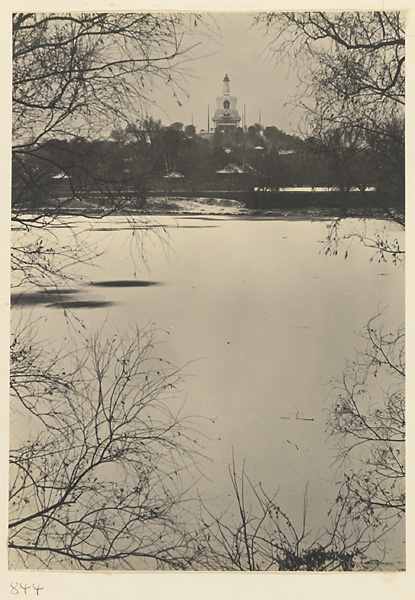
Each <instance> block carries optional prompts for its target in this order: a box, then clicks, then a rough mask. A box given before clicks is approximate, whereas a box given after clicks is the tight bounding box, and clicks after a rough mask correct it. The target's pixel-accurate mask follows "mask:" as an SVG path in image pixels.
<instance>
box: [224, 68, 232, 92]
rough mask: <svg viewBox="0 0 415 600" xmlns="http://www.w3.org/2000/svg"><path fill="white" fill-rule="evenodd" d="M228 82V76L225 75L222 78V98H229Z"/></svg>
mask: <svg viewBox="0 0 415 600" xmlns="http://www.w3.org/2000/svg"><path fill="white" fill-rule="evenodd" d="M229 81H230V79H229V77H228V74H227V73H226V75H225V77H224V78H223V95H224V96H229V94H230V93H231V88H230V86H229Z"/></svg>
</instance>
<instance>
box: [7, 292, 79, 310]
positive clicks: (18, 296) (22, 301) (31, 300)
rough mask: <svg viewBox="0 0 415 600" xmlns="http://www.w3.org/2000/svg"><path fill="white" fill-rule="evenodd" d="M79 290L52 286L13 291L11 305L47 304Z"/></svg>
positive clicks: (63, 298)
mask: <svg viewBox="0 0 415 600" xmlns="http://www.w3.org/2000/svg"><path fill="white" fill-rule="evenodd" d="M78 292H79V290H76V289H69V288H53V289H46V290H42V291H39V292H26V293H25V292H13V293H12V294H11V295H10V300H11V305H12V306H16V305H17V306H35V305H36V304H47V303H48V302H50V301H51V300H54V299H55V298H59V299H61V300H62V301H64V300H65V299H66V298H68V296H70V295H72V294H76V293H78Z"/></svg>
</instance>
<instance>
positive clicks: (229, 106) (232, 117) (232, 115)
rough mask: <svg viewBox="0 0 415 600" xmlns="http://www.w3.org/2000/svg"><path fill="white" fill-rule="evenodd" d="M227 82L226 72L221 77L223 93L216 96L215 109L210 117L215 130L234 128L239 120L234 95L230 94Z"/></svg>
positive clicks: (228, 80) (237, 125)
mask: <svg viewBox="0 0 415 600" xmlns="http://www.w3.org/2000/svg"><path fill="white" fill-rule="evenodd" d="M229 82H230V79H229V77H228V75H227V74H226V75H225V77H224V79H223V94H222V96H218V98H216V111H215V114H214V116H213V117H212V121H213V122H214V124H215V130H216V131H224V132H225V131H229V130H232V129H233V130H235V129H236V128H237V127H239V123H240V121H241V117H240V116H239V113H238V111H237V109H236V97H235V96H231V90H230V85H229Z"/></svg>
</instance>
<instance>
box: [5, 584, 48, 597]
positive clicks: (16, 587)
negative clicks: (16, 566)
mask: <svg viewBox="0 0 415 600" xmlns="http://www.w3.org/2000/svg"><path fill="white" fill-rule="evenodd" d="M40 590H43V587H40V585H37V583H32V584H27V583H19V582H18V581H12V582H11V583H10V593H11V594H13V595H14V596H17V595H18V594H24V595H27V594H28V593H29V594H30V593H31V594H33V593H35V594H36V596H39V592H40Z"/></svg>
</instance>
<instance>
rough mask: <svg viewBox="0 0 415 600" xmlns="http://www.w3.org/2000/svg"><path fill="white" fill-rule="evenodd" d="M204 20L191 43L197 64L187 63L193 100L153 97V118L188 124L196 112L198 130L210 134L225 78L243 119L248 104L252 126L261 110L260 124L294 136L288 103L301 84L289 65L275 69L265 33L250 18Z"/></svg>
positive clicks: (292, 114)
mask: <svg viewBox="0 0 415 600" xmlns="http://www.w3.org/2000/svg"><path fill="white" fill-rule="evenodd" d="M205 19H206V25H205V27H203V25H202V26H201V27H198V28H197V29H196V33H194V34H193V36H192V38H191V39H192V42H193V43H199V45H198V47H197V48H196V49H194V51H193V56H194V60H192V61H190V62H188V63H187V64H186V70H187V71H188V73H189V75H191V76H190V77H189V78H188V80H187V82H186V84H185V88H186V91H187V93H188V94H189V98H186V96H185V95H184V94H182V95H181V96H180V101H181V103H182V106H179V105H178V103H177V101H176V100H175V99H174V97H173V96H172V94H170V93H168V92H167V91H166V89H163V90H159V91H158V92H156V93H155V95H154V100H155V102H156V103H157V104H158V106H155V107H154V108H152V109H151V110H150V111H149V112H150V114H152V116H154V117H157V118H160V119H161V120H162V121H163V124H165V125H169V124H170V123H172V122H174V121H180V122H182V123H184V125H188V124H190V123H191V119H192V111H193V123H194V125H195V127H196V129H197V130H199V129H207V107H208V104H209V105H210V117H211V118H212V116H213V112H214V110H215V105H216V103H215V100H216V96H219V95H221V94H222V85H223V83H222V80H223V78H224V76H225V74H226V73H227V74H228V76H229V78H230V86H231V94H232V95H234V96H236V97H237V108H238V110H239V114H240V116H241V118H242V112H243V106H244V103H245V104H246V116H247V125H248V126H249V125H252V124H253V123H256V122H258V119H259V111H261V124H262V125H265V126H267V125H275V126H276V127H278V128H279V129H282V130H283V131H285V132H287V133H294V132H295V131H296V125H297V122H298V113H297V114H296V113H295V112H293V110H292V106H286V103H287V102H290V100H292V97H293V95H294V93H295V90H296V85H297V83H298V80H297V77H296V73H295V70H293V69H292V68H291V69H289V67H288V64H284V65H277V64H276V61H275V59H273V58H272V56H270V53H269V50H268V47H267V40H266V38H265V36H264V32H263V31H261V30H259V28H258V26H253V16H252V13H251V14H249V13H211V14H209V15H205ZM207 26H208V27H207ZM209 29H210V30H211V33H210V34H209ZM198 31H200V33H198ZM211 126H212V121H211Z"/></svg>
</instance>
